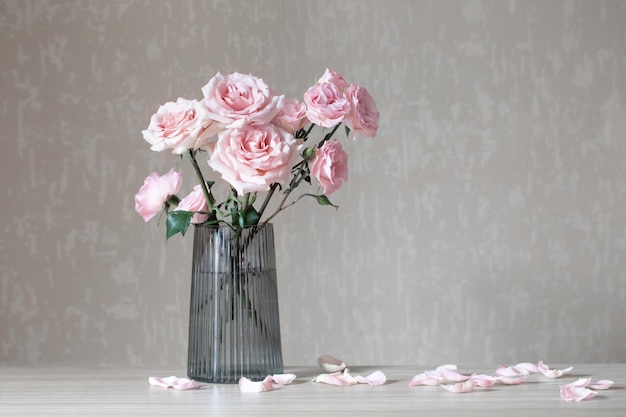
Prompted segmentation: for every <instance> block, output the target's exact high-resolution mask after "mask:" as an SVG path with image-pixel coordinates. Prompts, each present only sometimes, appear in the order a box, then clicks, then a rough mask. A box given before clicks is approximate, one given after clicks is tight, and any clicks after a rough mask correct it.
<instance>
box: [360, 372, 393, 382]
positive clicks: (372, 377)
mask: <svg viewBox="0 0 626 417" xmlns="http://www.w3.org/2000/svg"><path fill="white" fill-rule="evenodd" d="M354 379H355V380H356V382H359V383H361V384H370V385H383V384H384V383H385V382H386V381H387V377H386V376H385V374H384V373H382V372H381V371H374V372H372V373H371V374H369V375H368V376H366V377H362V376H360V375H357V376H355V377H354Z"/></svg>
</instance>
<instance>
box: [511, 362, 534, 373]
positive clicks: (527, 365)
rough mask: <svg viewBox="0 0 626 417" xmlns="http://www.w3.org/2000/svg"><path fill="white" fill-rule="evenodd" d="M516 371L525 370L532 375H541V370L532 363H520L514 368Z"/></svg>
mask: <svg viewBox="0 0 626 417" xmlns="http://www.w3.org/2000/svg"><path fill="white" fill-rule="evenodd" d="M514 368H515V369H517V370H522V369H523V370H525V371H528V372H530V373H532V374H536V373H539V372H540V371H539V368H538V367H537V365H535V364H534V363H530V362H521V363H518V364H517V365H515V366H514Z"/></svg>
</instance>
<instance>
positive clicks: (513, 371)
mask: <svg viewBox="0 0 626 417" xmlns="http://www.w3.org/2000/svg"><path fill="white" fill-rule="evenodd" d="M528 374H529V372H528V370H527V369H525V368H517V367H515V366H502V365H501V366H498V367H497V368H496V372H495V376H503V377H518V376H521V375H528Z"/></svg>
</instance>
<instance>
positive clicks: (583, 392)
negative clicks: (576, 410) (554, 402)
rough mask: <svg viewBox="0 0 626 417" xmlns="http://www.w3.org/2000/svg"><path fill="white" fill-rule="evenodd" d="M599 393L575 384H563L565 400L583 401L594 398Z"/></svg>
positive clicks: (562, 393)
mask: <svg viewBox="0 0 626 417" xmlns="http://www.w3.org/2000/svg"><path fill="white" fill-rule="evenodd" d="M597 394H598V393H597V392H595V391H591V390H590V389H587V388H585V387H578V386H576V385H574V384H567V385H561V398H563V399H564V400H565V401H582V400H587V399H589V398H593V397H595V396H596V395H597Z"/></svg>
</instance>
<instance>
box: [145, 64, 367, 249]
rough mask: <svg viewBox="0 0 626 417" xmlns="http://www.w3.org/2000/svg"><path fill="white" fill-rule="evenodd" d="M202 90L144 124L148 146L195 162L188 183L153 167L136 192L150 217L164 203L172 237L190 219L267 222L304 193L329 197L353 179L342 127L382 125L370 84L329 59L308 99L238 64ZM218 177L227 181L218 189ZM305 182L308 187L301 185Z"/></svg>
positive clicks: (352, 132) (357, 133)
mask: <svg viewBox="0 0 626 417" xmlns="http://www.w3.org/2000/svg"><path fill="white" fill-rule="evenodd" d="M201 92H202V97H201V98H199V99H185V98H178V99H177V100H176V101H170V102H166V103H165V104H163V105H161V106H160V107H159V108H158V110H157V112H156V113H154V115H152V117H151V118H150V122H149V124H148V127H147V128H146V129H145V130H144V131H143V132H142V134H143V138H144V139H145V140H146V141H147V142H148V143H149V144H150V145H151V150H153V151H156V152H160V151H165V150H167V151H170V152H171V153H173V154H175V155H180V156H181V157H186V159H188V160H189V161H190V162H191V164H192V166H193V168H194V169H193V172H194V173H195V181H194V182H195V184H192V185H186V184H183V183H182V179H181V176H180V173H178V171H170V172H169V173H168V174H166V175H164V176H160V175H159V174H157V173H152V174H150V176H148V178H146V180H145V182H144V185H143V186H142V187H141V189H140V190H139V192H138V193H137V194H136V196H135V210H136V211H137V212H138V213H139V214H140V215H141V216H142V217H143V218H144V220H145V221H149V220H150V219H152V218H154V217H155V216H156V215H157V214H159V213H161V212H164V213H167V220H168V221H167V224H166V225H167V228H168V230H167V237H170V236H173V235H175V234H176V233H179V232H180V233H182V234H184V233H185V231H186V230H187V227H188V226H189V224H192V223H193V224H205V225H217V224H218V223H223V222H225V223H230V224H231V225H232V226H233V227H248V226H254V225H257V224H261V223H266V222H268V221H270V220H271V219H272V218H273V217H274V216H276V215H277V214H278V213H280V212H281V211H283V210H284V209H286V208H287V207H290V206H292V205H293V204H295V203H296V202H297V201H299V200H300V199H301V198H302V197H313V198H314V199H315V200H317V202H318V203H320V204H322V205H332V203H331V202H330V201H329V200H328V197H327V195H328V194H331V193H333V192H335V191H337V190H338V189H339V188H340V187H341V186H342V185H343V184H344V183H345V182H347V181H348V154H347V152H346V151H345V150H344V147H343V145H342V143H341V139H342V138H341V137H338V136H339V134H344V133H343V132H345V134H344V139H348V138H350V137H351V138H352V139H354V138H356V137H368V138H369V137H374V136H376V134H377V131H378V117H379V113H378V109H377V107H376V103H375V102H374V99H373V98H372V96H371V95H370V93H369V92H368V91H367V90H366V89H365V88H364V87H362V86H361V85H358V84H351V83H349V82H348V81H347V80H346V79H345V78H344V77H343V76H342V75H340V74H338V73H336V72H335V71H332V70H330V69H327V70H326V71H325V72H324V74H323V75H322V76H321V77H320V78H319V80H318V81H317V82H316V83H315V84H314V85H312V86H310V87H309V88H308V89H306V91H305V92H304V94H303V96H302V101H300V100H298V99H295V98H286V97H285V96H284V95H280V94H277V93H276V92H275V91H274V90H273V89H271V88H270V87H269V86H268V85H267V84H266V83H265V81H263V79H261V78H259V77H256V76H254V75H251V74H242V73H238V72H235V73H232V74H227V75H223V74H221V73H219V72H218V73H217V74H216V75H215V76H214V77H213V78H211V79H210V80H209V81H208V82H207V84H206V85H204V86H203V87H202V88H201ZM341 125H343V126H344V127H345V129H339V127H340V126H341ZM314 138H315V139H314ZM350 142H353V141H350ZM174 172H175V173H174ZM217 180H222V181H223V182H224V185H225V186H226V187H221V190H222V192H224V189H225V190H226V195H222V196H220V197H221V198H218V196H217V195H216V193H217V190H218V189H220V187H213V186H214V185H215V182H216V181H217ZM301 185H302V186H307V187H311V188H310V189H308V190H306V191H302V192H301V193H297V192H296V190H297V189H298V188H299V187H300V186H301ZM181 188H184V189H186V190H187V191H186V192H187V195H186V196H185V197H184V198H182V199H180V198H179V197H178V196H177V195H176V193H177V192H178V191H180V189H181ZM274 200H275V201H274ZM270 201H272V202H273V204H268V203H270Z"/></svg>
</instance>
